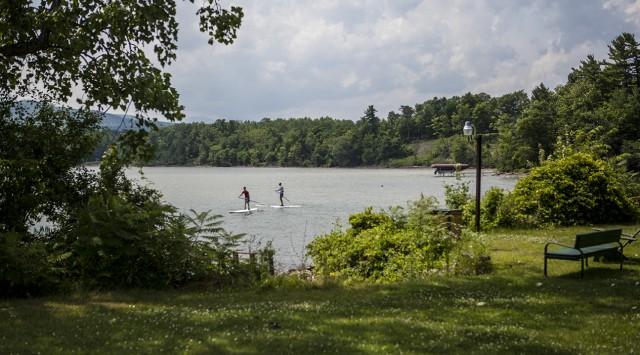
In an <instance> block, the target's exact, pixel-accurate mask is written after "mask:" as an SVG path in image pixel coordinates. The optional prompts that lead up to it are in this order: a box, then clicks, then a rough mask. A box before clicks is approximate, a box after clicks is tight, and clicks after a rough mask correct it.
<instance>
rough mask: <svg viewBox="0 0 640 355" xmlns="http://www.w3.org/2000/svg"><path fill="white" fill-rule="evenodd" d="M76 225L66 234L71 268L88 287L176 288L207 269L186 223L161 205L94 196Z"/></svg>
mask: <svg viewBox="0 0 640 355" xmlns="http://www.w3.org/2000/svg"><path fill="white" fill-rule="evenodd" d="M75 221H76V222H75V223H74V224H72V225H71V226H70V228H69V230H68V231H67V233H65V234H66V238H67V242H68V247H69V250H70V251H71V252H72V257H71V258H69V261H70V264H69V269H70V270H71V271H72V273H73V274H74V275H75V276H76V277H77V278H78V279H79V280H80V281H81V282H82V284H84V285H85V286H87V287H90V288H93V287H101V288H111V287H166V286H173V285H179V284H183V283H185V282H186V281H189V280H191V279H192V278H193V277H194V276H198V275H197V274H199V273H200V271H201V270H202V267H198V266H200V265H199V264H201V263H202V262H203V256H202V255H201V254H199V253H197V248H193V247H192V243H190V240H189V239H188V237H187V236H188V232H189V231H188V229H187V225H186V223H185V221H184V219H183V218H180V217H179V216H178V215H176V214H175V210H174V209H173V208H172V207H171V206H168V205H164V204H162V203H160V202H159V201H157V200H149V201H147V202H146V203H144V204H143V205H142V206H137V205H135V204H133V203H132V202H130V201H127V200H125V199H123V198H122V197H120V196H115V195H110V194H102V195H96V196H92V197H91V198H90V199H89V201H88V202H87V204H86V205H84V206H82V207H81V208H79V209H78V210H77V211H76V212H75Z"/></svg>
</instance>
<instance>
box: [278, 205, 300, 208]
mask: <svg viewBox="0 0 640 355" xmlns="http://www.w3.org/2000/svg"><path fill="white" fill-rule="evenodd" d="M271 207H273V208H299V207H302V206H300V205H284V206H280V205H271Z"/></svg>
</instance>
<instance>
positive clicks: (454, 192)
mask: <svg viewBox="0 0 640 355" xmlns="http://www.w3.org/2000/svg"><path fill="white" fill-rule="evenodd" d="M456 180H457V181H456V183H455V184H451V185H449V184H444V201H445V204H446V205H447V207H449V208H451V209H461V208H462V207H463V206H464V205H465V204H466V203H467V201H469V200H470V197H469V182H468V181H467V182H463V181H462V180H460V177H459V176H458V177H456Z"/></svg>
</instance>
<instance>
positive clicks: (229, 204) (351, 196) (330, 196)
mask: <svg viewBox="0 0 640 355" xmlns="http://www.w3.org/2000/svg"><path fill="white" fill-rule="evenodd" d="M127 174H128V175H129V176H130V177H133V178H139V175H138V173H137V169H131V170H129V171H128V172H127ZM144 176H145V179H144V180H143V181H144V183H145V184H151V185H152V186H154V187H155V188H156V189H158V190H160V191H161V192H162V193H163V195H164V197H165V200H166V201H167V202H169V203H171V204H173V205H174V206H176V207H178V208H179V209H180V210H182V211H184V212H187V211H189V209H194V210H196V211H206V210H211V211H212V212H213V213H215V214H221V215H223V216H224V223H223V227H224V228H225V229H226V230H228V231H231V232H234V233H246V234H247V239H249V240H252V242H251V243H250V245H245V246H243V248H245V249H246V248H249V247H251V246H253V247H255V246H256V244H257V243H258V242H260V243H262V244H263V245H264V243H266V242H267V241H271V242H272V243H273V246H274V248H275V249H276V259H277V260H278V262H279V264H280V266H281V267H289V266H292V265H298V264H301V263H302V262H303V257H304V247H305V245H306V244H307V243H309V242H310V241H311V240H312V239H313V238H314V237H315V236H317V235H322V234H326V233H328V232H330V231H331V230H332V229H334V228H335V226H336V221H340V224H341V225H343V226H346V225H348V218H349V215H350V214H352V213H356V212H360V211H362V210H363V209H364V208H366V207H368V206H373V207H374V208H375V209H387V208H389V207H390V206H395V205H402V206H406V203H407V201H410V200H416V199H418V198H419V197H420V194H424V195H428V196H435V197H436V198H437V199H438V201H439V202H440V204H441V205H442V206H444V187H443V186H444V184H445V183H447V184H453V183H454V182H455V178H454V177H439V176H435V175H434V174H433V169H429V168H424V169H337V168H336V169H332V168H236V167H234V168H218V167H146V168H144ZM462 179H463V181H470V182H471V185H470V186H471V193H474V188H475V184H474V181H475V170H473V169H470V170H466V171H465V174H463V176H462ZM516 181H517V178H516V177H514V176H496V175H493V174H492V173H491V172H485V173H484V174H483V177H482V190H483V191H486V190H487V189H489V188H490V187H492V186H497V187H501V188H503V189H507V190H511V189H512V188H513V186H514V185H515V183H516ZM278 182H282V184H283V186H284V188H285V197H286V198H288V199H289V201H290V204H294V205H301V206H302V207H301V208H287V209H275V208H271V207H270V205H278V204H279V203H280V202H279V199H278V193H277V192H275V191H274V190H275V189H276V188H277V185H278ZM243 186H246V187H247V190H249V192H250V193H251V199H252V200H255V201H257V202H258V203H261V204H264V205H265V207H260V209H261V210H262V211H259V212H254V213H252V214H250V215H244V214H229V213H228V212H229V211H231V210H239V209H242V208H243V200H242V199H240V198H238V195H239V194H240V191H241V190H242V187H243ZM286 202H287V201H285V203H286ZM252 207H253V206H252Z"/></svg>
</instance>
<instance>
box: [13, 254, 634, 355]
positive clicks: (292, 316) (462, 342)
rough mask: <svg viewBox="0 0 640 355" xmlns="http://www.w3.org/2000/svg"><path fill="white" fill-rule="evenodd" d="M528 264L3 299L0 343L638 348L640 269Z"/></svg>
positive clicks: (367, 349)
mask: <svg viewBox="0 0 640 355" xmlns="http://www.w3.org/2000/svg"><path fill="white" fill-rule="evenodd" d="M533 269H536V268H533ZM533 269H532V270H527V271H526V272H523V273H519V272H514V273H511V274H507V275H502V274H496V275H488V276H478V277H466V278H465V277H456V278H433V279H432V280H429V281H424V282H415V283H403V284H394V285H384V286H380V285H369V286H367V285H362V286H355V287H344V288H342V287H333V288H326V289H323V288H319V289H292V288H287V289H275V290H262V291H260V290H244V291H227V292H208V291H188V292H185V291H163V292H151V291H131V292H124V293H114V294H108V295H104V294H102V295H97V296H88V297H87V299H82V298H71V299H70V298H65V297H58V298H53V299H36V300H20V301H12V302H8V301H7V302H0V318H5V316H7V315H8V317H6V318H7V319H9V321H8V322H2V324H0V333H1V334H3V335H2V336H1V338H0V340H1V341H0V353H15V352H18V353H21V352H38V351H40V352H62V353H69V352H91V353H157V352H190V353H218V354H222V353H246V354H252V353H321V352H333V353H342V354H358V353H372V352H373V353H399V352H403V353H425V352H426V353H447V352H454V353H459V352H471V353H474V352H479V353H547V352H553V353H561V354H562V353H576V352H582V353H585V352H586V353H589V352H597V349H598V346H600V345H602V344H603V343H605V344H606V345H607V346H608V348H607V351H605V352H624V353H628V352H630V350H636V351H637V350H638V344H637V342H636V341H633V339H636V338H635V335H634V334H636V335H637V334H638V333H640V322H638V321H637V320H636V321H635V323H633V322H631V321H630V319H629V317H640V316H639V315H638V313H637V312H635V313H633V311H631V307H632V306H634V303H633V302H635V305H636V306H637V303H638V302H639V301H638V299H639V297H638V295H639V293H640V292H639V291H640V287H638V286H637V285H636V280H637V279H638V276H639V273H638V270H636V269H628V270H624V271H623V272H620V271H618V270H616V269H613V268H611V267H597V265H596V263H594V264H593V266H592V268H591V269H589V271H588V272H587V273H585V278H584V279H580V278H579V277H578V274H577V273H568V274H562V275H559V276H554V277H551V278H547V279H544V278H543V277H542V275H541V274H540V275H539V276H536V275H535V273H534V270H533ZM536 271H539V269H536ZM536 273H537V272H536ZM627 320H628V321H627ZM603 325H606V326H604V327H603ZM611 339H616V341H615V342H613V343H612V342H611Z"/></svg>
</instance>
